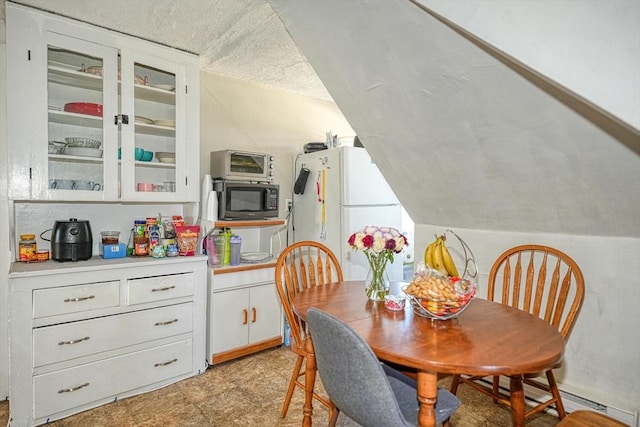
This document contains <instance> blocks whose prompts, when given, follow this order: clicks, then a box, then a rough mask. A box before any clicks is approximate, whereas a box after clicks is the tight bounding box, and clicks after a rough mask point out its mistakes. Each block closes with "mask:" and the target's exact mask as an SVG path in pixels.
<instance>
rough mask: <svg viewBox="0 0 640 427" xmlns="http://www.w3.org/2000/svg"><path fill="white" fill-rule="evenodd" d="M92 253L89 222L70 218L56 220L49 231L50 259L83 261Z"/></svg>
mask: <svg viewBox="0 0 640 427" xmlns="http://www.w3.org/2000/svg"><path fill="white" fill-rule="evenodd" d="M92 255H93V237H92V235H91V224H89V221H86V220H78V219H77V218H70V219H69V221H56V222H55V223H54V224H53V231H52V232H51V259H52V260H54V261H60V262H62V261H84V260H87V259H89V258H91V256H92Z"/></svg>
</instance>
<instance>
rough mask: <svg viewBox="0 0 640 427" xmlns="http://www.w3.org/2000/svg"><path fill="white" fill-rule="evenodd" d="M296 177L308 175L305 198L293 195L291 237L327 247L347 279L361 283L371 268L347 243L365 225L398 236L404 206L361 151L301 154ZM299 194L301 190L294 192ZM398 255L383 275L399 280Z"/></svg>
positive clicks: (363, 151)
mask: <svg viewBox="0 0 640 427" xmlns="http://www.w3.org/2000/svg"><path fill="white" fill-rule="evenodd" d="M294 166H295V172H296V174H298V176H299V175H300V172H301V171H302V170H303V168H306V169H308V170H309V174H308V176H307V180H306V184H305V185H304V187H300V188H304V193H302V194H294V195H293V212H292V214H293V215H292V216H293V236H294V237H293V238H294V241H295V242H299V241H302V240H314V241H318V242H321V243H323V244H325V245H326V246H328V247H329V248H330V249H331V250H332V251H333V253H334V254H335V255H336V256H337V257H338V259H339V260H340V265H341V267H342V271H343V274H344V278H345V280H364V279H365V278H366V276H367V272H368V271H369V264H368V262H367V258H366V256H365V254H364V253H362V252H360V251H353V250H352V249H351V248H350V247H349V245H348V244H347V239H348V238H349V236H351V234H353V233H355V232H356V231H359V230H362V229H363V228H364V227H366V226H368V225H376V226H379V227H384V226H388V227H395V228H397V229H398V230H399V231H402V206H401V205H400V202H399V201H398V198H397V197H396V195H395V194H394V193H393V190H391V187H389V184H388V183H387V181H386V180H385V179H384V177H383V176H382V174H381V173H380V171H379V170H378V167H377V166H376V165H375V163H374V162H373V161H372V160H371V157H369V154H368V153H367V151H366V150H365V149H364V148H361V147H339V148H331V149H327V150H322V151H316V152H313V153H305V154H301V155H299V156H298V157H297V158H296V160H295V165H294ZM297 191H298V192H300V190H299V189H298V190H297ZM402 263H403V256H402V254H396V255H395V257H394V260H393V263H390V264H388V266H387V272H388V274H389V279H390V280H391V281H400V280H402V276H403V275H402Z"/></svg>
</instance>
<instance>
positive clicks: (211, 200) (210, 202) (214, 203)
mask: <svg viewBox="0 0 640 427" xmlns="http://www.w3.org/2000/svg"><path fill="white" fill-rule="evenodd" d="M206 219H207V221H211V222H215V221H217V220H218V195H217V194H216V192H215V191H210V192H209V197H208V198H207V215H206Z"/></svg>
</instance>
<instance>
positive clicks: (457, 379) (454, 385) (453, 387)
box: [449, 374, 460, 395]
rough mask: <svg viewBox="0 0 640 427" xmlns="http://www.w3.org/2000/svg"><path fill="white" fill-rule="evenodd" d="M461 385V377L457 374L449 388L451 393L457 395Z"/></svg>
mask: <svg viewBox="0 0 640 427" xmlns="http://www.w3.org/2000/svg"><path fill="white" fill-rule="evenodd" d="M459 384H460V375H458V374H456V375H454V376H453V378H451V386H449V391H450V392H451V393H452V394H454V395H455V394H456V393H457V392H458V385H459Z"/></svg>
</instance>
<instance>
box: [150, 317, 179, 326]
mask: <svg viewBox="0 0 640 427" xmlns="http://www.w3.org/2000/svg"><path fill="white" fill-rule="evenodd" d="M177 321H178V319H173V320H167V321H166V322H156V323H155V326H164V325H170V324H172V323H176V322H177Z"/></svg>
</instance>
